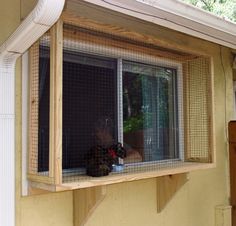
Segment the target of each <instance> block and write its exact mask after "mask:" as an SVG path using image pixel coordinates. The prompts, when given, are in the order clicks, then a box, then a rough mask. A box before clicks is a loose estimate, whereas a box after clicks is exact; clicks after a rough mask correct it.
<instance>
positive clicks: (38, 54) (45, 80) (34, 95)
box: [29, 34, 50, 176]
mask: <svg viewBox="0 0 236 226" xmlns="http://www.w3.org/2000/svg"><path fill="white" fill-rule="evenodd" d="M49 45H50V36H49V34H46V35H44V36H43V37H42V38H40V40H39V41H38V42H37V43H35V44H34V46H33V47H31V49H30V101H29V104H30V122H29V141H30V143H29V173H30V174H39V175H42V176H48V173H49V172H48V171H49V98H50V90H49V86H50V48H49Z"/></svg>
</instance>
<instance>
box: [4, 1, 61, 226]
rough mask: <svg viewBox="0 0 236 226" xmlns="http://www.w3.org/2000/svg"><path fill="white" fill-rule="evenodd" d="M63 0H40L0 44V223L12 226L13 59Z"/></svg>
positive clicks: (58, 11)
mask: <svg viewBox="0 0 236 226" xmlns="http://www.w3.org/2000/svg"><path fill="white" fill-rule="evenodd" d="M64 2H65V0H57V1H55V0H39V1H38V4H37V5H36V7H35V8H34V9H33V11H32V12H31V13H30V14H29V16H28V17H27V18H26V19H25V20H24V21H23V22H22V23H21V24H20V26H19V27H18V28H17V29H16V31H15V32H14V33H13V34H12V35H11V36H10V37H9V38H8V40H7V41H6V42H4V43H3V44H2V45H1V46H0V183H1V187H0V225H1V226H15V85H14V84H15V62H16V60H17V58H18V57H20V56H21V55H22V54H23V53H24V52H25V51H26V50H27V49H28V48H29V47H30V46H31V45H32V44H33V43H34V42H35V41H36V40H37V39H38V38H39V37H40V36H42V35H43V34H44V33H45V32H46V31H47V30H48V29H49V28H50V27H51V26H52V25H53V24H54V23H55V22H56V21H57V20H58V18H59V16H60V15H61V12H62V10H63V7H64Z"/></svg>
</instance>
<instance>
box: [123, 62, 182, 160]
mask: <svg viewBox="0 0 236 226" xmlns="http://www.w3.org/2000/svg"><path fill="white" fill-rule="evenodd" d="M175 75H176V70H174V69H168V68H164V67H155V66H150V65H145V64H140V63H133V62H127V61H125V62H124V63H123V133H124V134H123V137H124V146H125V147H126V149H127V151H128V156H127V159H126V162H139V161H144V162H146V161H156V160H164V159H173V158H177V157H178V154H177V153H178V151H177V146H178V145H177V139H176V136H177V135H176V131H177V129H176V128H177V120H176V118H177V110H176V102H177V98H176V96H177V95H176V94H175V85H176V84H175V83H176V82H175Z"/></svg>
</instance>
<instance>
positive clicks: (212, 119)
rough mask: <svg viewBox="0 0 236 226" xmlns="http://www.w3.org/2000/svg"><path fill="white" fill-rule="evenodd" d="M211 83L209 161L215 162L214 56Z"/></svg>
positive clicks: (210, 58)
mask: <svg viewBox="0 0 236 226" xmlns="http://www.w3.org/2000/svg"><path fill="white" fill-rule="evenodd" d="M208 60H209V64H208V67H209V85H208V87H207V89H208V93H209V96H210V98H209V103H210V105H208V118H209V122H210V131H209V142H210V150H209V153H208V157H209V161H210V162H213V163H215V162H216V147H215V111H214V106H213V102H214V88H213V87H214V62H213V58H212V57H209V58H208Z"/></svg>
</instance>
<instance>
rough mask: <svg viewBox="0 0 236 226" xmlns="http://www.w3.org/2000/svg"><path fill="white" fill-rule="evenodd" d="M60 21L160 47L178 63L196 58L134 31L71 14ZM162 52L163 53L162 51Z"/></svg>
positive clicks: (191, 54) (194, 55)
mask: <svg viewBox="0 0 236 226" xmlns="http://www.w3.org/2000/svg"><path fill="white" fill-rule="evenodd" d="M61 19H62V20H63V21H64V23H69V24H71V25H74V26H78V27H82V28H86V29H89V30H94V31H102V32H104V33H107V34H110V35H114V36H117V37H119V38H123V39H131V40H134V41H137V42H140V43H146V44H151V45H153V46H158V47H161V48H163V49H166V53H165V55H167V53H168V54H169V56H170V55H171V58H173V59H178V60H179V61H186V60H190V59H194V58H196V57H197V56H196V54H193V53H189V52H188V53H187V52H186V51H185V52H184V51H182V50H178V49H176V48H173V46H171V48H168V49H167V46H168V45H167V43H166V42H163V41H161V40H159V39H158V38H157V37H152V36H149V35H144V34H141V33H138V32H134V31H128V30H126V29H124V28H121V27H117V26H114V25H110V24H102V23H98V22H97V21H94V20H91V19H88V18H84V17H80V16H77V15H74V14H73V13H68V12H64V13H63V14H62V16H61ZM163 52H165V51H164V50H163ZM197 55H199V54H197Z"/></svg>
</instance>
